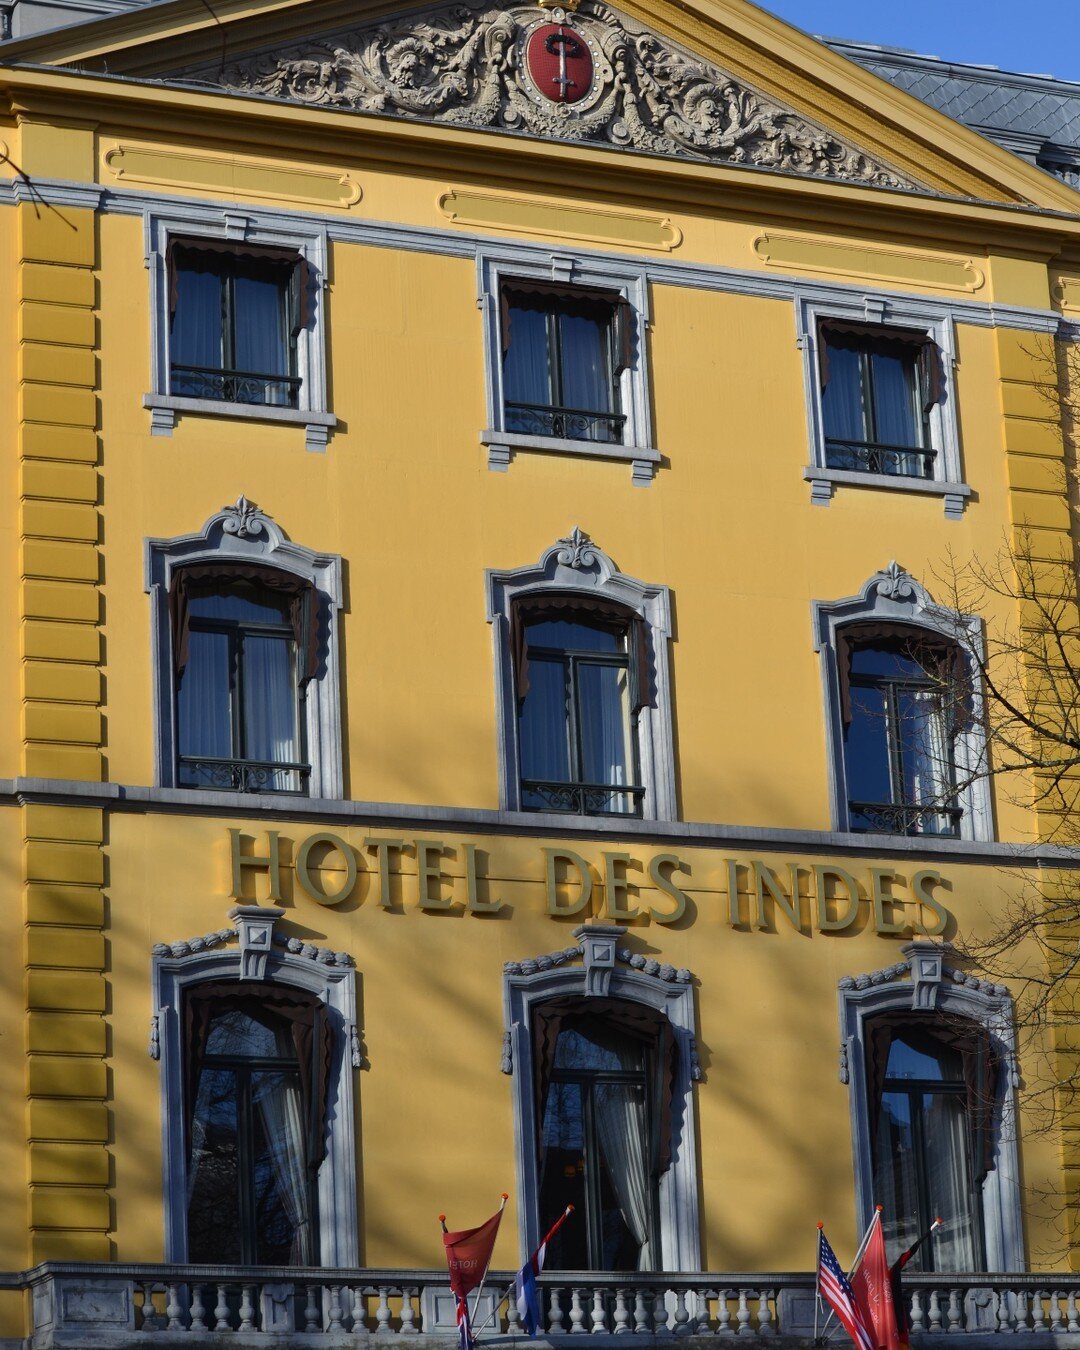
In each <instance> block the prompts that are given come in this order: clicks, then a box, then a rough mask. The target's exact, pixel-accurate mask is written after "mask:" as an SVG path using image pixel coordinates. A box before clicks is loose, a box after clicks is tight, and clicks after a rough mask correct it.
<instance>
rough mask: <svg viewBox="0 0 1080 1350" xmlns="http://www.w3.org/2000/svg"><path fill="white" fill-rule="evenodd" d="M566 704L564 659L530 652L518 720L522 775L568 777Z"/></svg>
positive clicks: (552, 779)
mask: <svg viewBox="0 0 1080 1350" xmlns="http://www.w3.org/2000/svg"><path fill="white" fill-rule="evenodd" d="M567 706H568V705H567V690H566V667H565V665H564V663H563V662H561V661H546V660H543V659H542V658H538V657H536V656H531V657H530V660H529V692H528V693H527V694H526V695H525V700H524V702H523V703H522V705H521V713H520V717H519V722H518V726H519V728H520V732H519V734H520V745H521V776H522V777H523V778H527V779H539V780H541V781H545V782H551V783H568V782H569V781H570V778H571V774H570V741H569V724H568V718H567ZM530 804H532V803H530ZM539 804H541V805H542V803H539Z"/></svg>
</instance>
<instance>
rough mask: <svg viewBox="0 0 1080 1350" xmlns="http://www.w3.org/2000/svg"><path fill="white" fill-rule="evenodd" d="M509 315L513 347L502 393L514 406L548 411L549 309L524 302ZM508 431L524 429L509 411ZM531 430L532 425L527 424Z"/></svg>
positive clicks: (507, 359)
mask: <svg viewBox="0 0 1080 1350" xmlns="http://www.w3.org/2000/svg"><path fill="white" fill-rule="evenodd" d="M509 314H510V345H509V347H508V348H507V352H506V356H505V357H504V358H503V390H504V392H505V394H506V397H507V399H508V400H509V401H510V402H512V403H537V404H541V405H543V406H545V407H547V406H550V405H551V403H552V402H553V401H554V391H553V389H552V386H551V371H550V364H549V347H548V314H547V310H546V309H542V308H540V307H539V306H537V305H530V304H528V302H527V301H526V300H525V299H524V298H522V299H521V300H520V301H519V302H518V303H515V304H512V305H511V306H510V310H509ZM506 417H507V421H506V425H507V429H508V430H510V431H517V430H520V429H522V428H521V427H519V426H517V425H516V424H515V421H514V413H513V411H512V410H511V409H509V408H508V409H507V414H506ZM528 426H532V422H531V421H530V422H528Z"/></svg>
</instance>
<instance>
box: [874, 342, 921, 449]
mask: <svg viewBox="0 0 1080 1350" xmlns="http://www.w3.org/2000/svg"><path fill="white" fill-rule="evenodd" d="M870 361H871V365H872V369H873V380H874V421H875V424H876V426H877V440H878V441H879V442H880V443H881V444H883V445H920V444H921V442H922V438H921V435H920V430H921V419H919V420H916V416H915V356H914V354H913V353H911V352H907V351H903V350H899V351H894V352H888V351H875V352H874V353H873V354H872V355H871V357H870Z"/></svg>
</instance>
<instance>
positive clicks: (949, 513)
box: [803, 464, 971, 520]
mask: <svg viewBox="0 0 1080 1350" xmlns="http://www.w3.org/2000/svg"><path fill="white" fill-rule="evenodd" d="M803 477H804V478H805V479H806V480H807V482H808V483H809V484H810V500H811V501H812V502H813V503H814V504H815V505H817V506H827V505H828V503H829V501H830V499H831V498H832V495H833V492H834V490H835V489H836V488H837V487H855V488H879V489H881V490H883V491H886V492H888V491H893V492H914V493H916V494H917V493H923V494H924V495H927V496H935V497H944V498H945V516H946V518H947V519H948V520H959V519H960V517H961V516H962V515H963V513H964V502H965V501H966V500H967V498H968V497H970V496H971V488H969V487H968V485H967V484H966V483H936V482H933V481H931V480H930V479H928V478H900V477H898V476H896V475H895V474H887V473H858V472H856V471H855V470H853V469H830V468H828V467H818V466H815V465H813V464H807V465H806V466H805V467H804V468H803ZM952 499H955V500H952Z"/></svg>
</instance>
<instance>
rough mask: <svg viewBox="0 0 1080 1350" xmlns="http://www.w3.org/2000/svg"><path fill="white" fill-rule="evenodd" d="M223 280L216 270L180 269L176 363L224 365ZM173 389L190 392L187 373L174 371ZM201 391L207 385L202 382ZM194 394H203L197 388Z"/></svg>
mask: <svg viewBox="0 0 1080 1350" xmlns="http://www.w3.org/2000/svg"><path fill="white" fill-rule="evenodd" d="M222 285H223V282H222V279H221V277H220V276H219V275H218V274H217V273H216V272H204V271H196V270H192V269H190V268H185V267H183V266H178V267H177V269H176V308H175V309H174V311H173V316H172V327H171V329H170V334H169V346H170V352H169V354H170V359H171V361H172V363H173V365H182V366H206V367H209V368H210V369H212V370H220V369H221V367H222V365H223V364H224V358H223V352H222V346H221V335H222ZM171 388H172V392H173V393H174V394H178V395H183V394H185V393H188V392H190V391H189V390H188V388H187V387H186V385H185V383H184V377H183V375H178V374H176V373H175V372H174V373H173V378H172V384H171ZM198 388H199V389H200V390H201V389H203V388H204V386H203V385H202V384H201V382H200V384H199V386H198ZM194 396H196V397H197V396H199V395H198V392H197V391H196V392H195V394H194Z"/></svg>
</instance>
